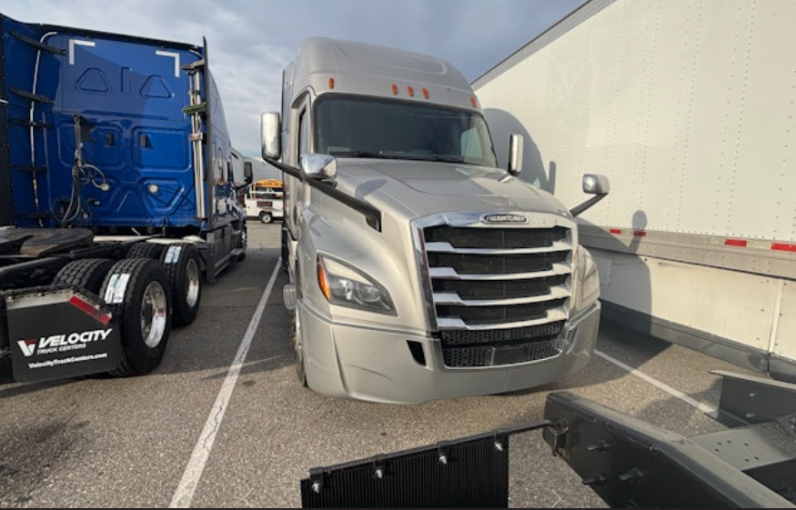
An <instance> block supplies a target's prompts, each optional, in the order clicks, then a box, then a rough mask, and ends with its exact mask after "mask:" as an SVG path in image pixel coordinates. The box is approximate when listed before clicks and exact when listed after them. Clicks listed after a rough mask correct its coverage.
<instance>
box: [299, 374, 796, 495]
mask: <svg viewBox="0 0 796 510" xmlns="http://www.w3.org/2000/svg"><path fill="white" fill-rule="evenodd" d="M717 375H720V376H722V377H723V378H724V381H723V385H722V393H721V399H720V404H719V411H718V415H717V416H716V418H717V419H720V420H721V421H722V422H723V423H727V424H730V425H731V426H732V427H733V428H730V429H728V430H726V431H721V432H715V433H711V434H705V435H702V436H696V437H692V438H685V437H683V436H681V435H679V434H674V433H672V432H669V431H667V430H664V429H662V428H660V427H657V426H654V425H651V424H648V423H645V422H643V421H640V420H638V419H635V418H632V417H630V416H628V415H626V414H623V413H620V412H618V411H615V410H612V409H609V408H606V407H604V406H602V405H599V404H597V403H595V402H593V401H590V400H588V399H585V398H582V397H578V396H576V395H574V394H571V393H568V392H559V393H552V394H550V395H549V396H548V398H547V403H546V405H545V419H544V420H542V421H538V422H535V423H531V424H528V425H523V426H519V427H514V428H509V429H503V430H498V431H495V432H490V433H487V434H481V435H477V436H472V437H466V438H462V439H457V440H455V441H449V442H444V443H439V444H436V445H431V446H426V447H422V448H416V449H412V450H407V451H404V452H399V453H393V454H389V455H380V456H376V457H372V458H369V459H365V460H361V461H356V462H349V463H346V464H341V465H337V466H332V467H327V468H316V469H312V470H310V476H309V477H308V478H306V479H304V480H302V481H301V496H302V505H303V507H304V508H321V507H327V508H328V507H338V508H340V507H374V508H375V507H460V508H462V507H503V508H505V507H507V506H508V489H509V472H508V466H509V460H508V455H509V442H510V437H511V436H512V435H515V434H518V433H524V432H529V431H533V430H542V431H543V436H544V438H545V440H546V441H547V442H548V444H550V446H551V448H552V450H553V453H554V454H555V455H556V456H558V457H560V458H561V459H563V460H564V461H566V462H567V463H568V464H569V465H570V467H571V468H572V469H573V470H575V471H576V472H577V473H578V475H579V476H580V477H581V479H582V481H583V483H584V484H585V485H588V486H589V487H591V488H592V490H594V491H595V492H596V493H597V494H598V495H599V496H600V497H601V498H602V499H603V500H605V501H606V502H607V503H608V504H609V505H611V506H612V507H626V506H638V507H691V508H697V507H726V508H731V507H732V508H740V507H778V508H796V385H792V384H787V383H782V382H777V381H771V380H766V379H760V378H756V377H748V376H741V375H736V374H731V373H727V372H719V373H717Z"/></svg>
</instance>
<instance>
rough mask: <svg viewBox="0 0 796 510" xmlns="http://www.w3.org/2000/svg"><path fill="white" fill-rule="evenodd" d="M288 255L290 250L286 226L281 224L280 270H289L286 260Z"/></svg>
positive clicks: (288, 263)
mask: <svg viewBox="0 0 796 510" xmlns="http://www.w3.org/2000/svg"><path fill="white" fill-rule="evenodd" d="M289 256H290V250H289V249H288V233H287V227H285V226H284V225H283V226H282V271H284V272H286V273H287V272H289V271H290V261H288V257H289Z"/></svg>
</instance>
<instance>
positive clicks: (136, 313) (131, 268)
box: [100, 259, 171, 377]
mask: <svg viewBox="0 0 796 510" xmlns="http://www.w3.org/2000/svg"><path fill="white" fill-rule="evenodd" d="M125 279H126V280H127V284H126V287H125V288H124V292H123V294H122V295H121V296H118V298H119V299H115V298H116V297H117V296H114V288H113V286H116V287H118V282H119V281H124V280H125ZM168 286H169V284H168V279H167V276H166V271H165V269H163V266H161V265H160V264H159V263H158V262H156V261H154V260H150V259H125V260H121V261H119V262H117V263H116V264H114V265H113V267H112V268H111V270H110V271H109V272H108V274H107V275H106V276H105V281H104V282H103V283H102V290H101V291H100V297H102V298H103V299H104V300H105V303H106V305H107V306H108V307H109V308H110V310H111V313H112V314H113V316H114V317H115V318H116V322H117V327H118V328H119V333H120V335H121V338H122V355H121V361H120V362H119V367H118V368H117V369H116V370H113V371H112V372H111V375H112V376H116V377H130V376H135V375H143V374H148V373H149V372H151V371H152V370H154V369H155V368H156V367H157V366H158V365H159V364H160V361H161V360H162V359H163V353H164V352H165V351H166V344H167V343H168V341H169V333H170V332H171V314H170V313H169V309H170V308H171V296H170V294H169V292H168ZM109 287H111V288H110V292H108V290H109ZM117 290H118V289H117ZM109 294H110V295H109ZM109 301H110V302H109ZM119 301H120V302H119Z"/></svg>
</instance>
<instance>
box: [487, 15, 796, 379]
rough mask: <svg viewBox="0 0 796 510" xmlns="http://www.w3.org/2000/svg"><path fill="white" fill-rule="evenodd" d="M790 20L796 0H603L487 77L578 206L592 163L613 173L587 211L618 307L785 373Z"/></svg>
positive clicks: (793, 367)
mask: <svg viewBox="0 0 796 510" xmlns="http://www.w3.org/2000/svg"><path fill="white" fill-rule="evenodd" d="M794 24H796V9H795V8H794V5H793V3H792V2H789V1H767V2H747V1H745V0H727V1H721V2H718V1H714V2H691V1H688V0H678V1H673V2H666V3H665V5H664V3H662V2H644V1H641V2H639V1H630V0H615V1H591V2H588V3H586V4H584V5H583V6H582V7H580V8H579V9H578V10H576V11H575V12H574V13H572V14H571V15H570V16H568V17H567V18H565V19H564V20H563V21H561V22H560V23H559V24H557V25H556V26H554V27H553V28H551V29H550V30H548V31H547V32H546V33H544V34H543V35H541V36H540V37H538V38H536V39H535V40H534V41H532V42H531V43H529V44H528V45H526V46H524V47H523V48H521V49H519V50H518V51H517V52H516V53H514V54H513V55H511V56H510V57H508V58H507V59H506V60H505V61H503V62H501V63H500V64H498V65H497V66H496V67H494V68H493V69H491V70H490V71H488V72H487V73H486V74H484V75H483V76H481V77H480V78H478V79H477V80H475V82H474V84H473V86H474V88H475V90H476V92H477V94H478V97H479V99H480V100H481V102H482V105H483V107H484V109H485V114H486V117H487V120H488V121H489V122H490V126H491V128H492V131H493V134H495V135H496V136H497V139H498V141H501V142H502V141H503V140H505V139H506V138H507V137H508V133H514V132H520V133H523V134H524V136H525V137H526V141H527V142H528V145H529V146H530V148H531V150H527V151H526V152H525V167H526V169H527V170H528V171H527V172H525V174H524V177H525V178H526V179H528V180H529V181H531V182H534V183H536V184H537V185H539V186H541V187H542V188H544V189H545V190H547V191H550V192H555V195H556V196H557V197H558V198H560V199H561V200H562V201H564V202H568V201H570V200H572V199H573V198H574V194H573V189H572V187H573V186H574V184H575V182H576V180H577V179H578V175H579V174H580V172H589V171H594V170H597V169H599V170H600V171H604V172H605V173H606V174H607V175H608V176H609V177H611V178H612V179H613V180H614V181H615V182H616V187H615V189H614V190H613V194H612V196H611V199H610V200H607V201H606V202H605V205H604V206H603V207H599V208H595V209H593V210H591V211H589V212H588V213H587V214H585V215H583V217H582V218H581V219H580V220H579V223H580V225H579V231H580V234H581V236H580V239H581V241H582V243H583V244H584V245H585V246H588V247H589V249H590V251H591V252H592V254H593V255H594V258H595V261H596V262H597V266H598V267H599V269H600V271H599V272H600V281H601V301H602V302H603V306H604V309H603V312H604V314H605V316H606V317H612V318H616V319H619V320H621V321H622V322H624V323H625V324H628V325H633V326H635V327H636V328H639V329H641V330H643V331H645V332H648V333H651V334H653V335H655V336H658V337H660V338H663V339H666V340H669V341H672V342H676V343H680V344H683V345H686V346H689V347H692V348H694V349H697V350H699V351H702V352H704V353H707V354H711V355H713V356H716V357H720V358H724V359H727V360H729V361H732V362H734V363H736V364H739V365H741V366H744V367H746V368H749V369H752V370H756V371H758V372H762V373H765V374H768V375H770V376H772V377H775V378H779V379H782V380H788V381H796V209H794V199H793V197H794V196H796V172H794V171H793V161H794V160H796V144H794V143H793V133H796V106H795V104H796V103H795V101H796V88H794V83H796V60H794V59H792V58H779V56H780V55H782V53H781V51H782V48H783V47H786V46H789V44H790V43H794V42H796V38H794V35H793V30H792V27H793V26H794ZM518 83H522V84H523V86H522V87H518V86H517V84H518ZM499 154H500V152H499Z"/></svg>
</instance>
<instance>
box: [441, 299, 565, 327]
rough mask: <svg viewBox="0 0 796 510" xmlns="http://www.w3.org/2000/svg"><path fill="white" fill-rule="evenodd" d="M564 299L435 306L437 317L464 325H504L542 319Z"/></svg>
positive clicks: (562, 302) (560, 304)
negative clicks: (506, 304)
mask: <svg viewBox="0 0 796 510" xmlns="http://www.w3.org/2000/svg"><path fill="white" fill-rule="evenodd" d="M565 301H566V300H565V299H556V300H552V301H544V302H542V303H530V304H526V305H513V306H446V305H440V306H437V315H441V316H443V317H457V318H459V319H461V320H462V321H464V323H465V324H479V325H483V324H504V323H506V322H523V321H528V320H534V319H542V318H544V317H546V316H547V311H548V310H549V309H550V308H555V307H560V306H562V305H563V304H564V302H565Z"/></svg>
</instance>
